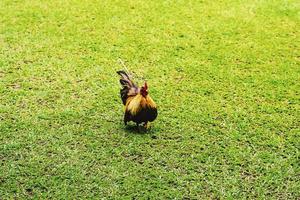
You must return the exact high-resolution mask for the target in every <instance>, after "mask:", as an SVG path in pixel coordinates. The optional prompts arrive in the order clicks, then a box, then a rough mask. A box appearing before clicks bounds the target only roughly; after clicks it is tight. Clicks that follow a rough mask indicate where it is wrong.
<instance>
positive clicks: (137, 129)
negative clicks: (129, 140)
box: [124, 125, 151, 135]
mask: <svg viewBox="0 0 300 200" xmlns="http://www.w3.org/2000/svg"><path fill="white" fill-rule="evenodd" d="M124 130H125V131H126V132H127V133H133V134H141V135H143V134H147V133H150V131H151V129H150V130H149V129H146V128H145V127H143V126H139V127H138V126H131V125H127V126H126V127H125V128H124Z"/></svg>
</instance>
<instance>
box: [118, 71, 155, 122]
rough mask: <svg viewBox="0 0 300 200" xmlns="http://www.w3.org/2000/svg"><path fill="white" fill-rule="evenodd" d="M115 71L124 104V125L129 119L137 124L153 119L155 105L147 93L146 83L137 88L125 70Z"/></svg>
mask: <svg viewBox="0 0 300 200" xmlns="http://www.w3.org/2000/svg"><path fill="white" fill-rule="evenodd" d="M117 73H118V74H119V75H120V76H121V79H120V83H121V85H122V89H121V90H120V94H121V99H122V102H123V104H124V105H125V115H124V123H125V125H126V124H127V122H129V121H133V122H135V123H136V124H137V125H139V124H141V123H144V125H145V126H147V124H148V122H152V121H154V120H155V119H156V117H157V107H156V104H155V103H154V101H153V100H152V98H151V97H150V96H149V94H148V87H147V84H146V83H145V85H144V86H143V87H141V88H138V87H137V86H136V85H135V84H134V83H133V82H132V80H131V79H130V77H129V75H128V74H126V72H124V71H118V72H117Z"/></svg>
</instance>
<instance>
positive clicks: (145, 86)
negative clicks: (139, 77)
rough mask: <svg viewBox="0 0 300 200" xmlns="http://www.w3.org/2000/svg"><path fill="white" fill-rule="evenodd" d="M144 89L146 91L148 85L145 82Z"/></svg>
mask: <svg viewBox="0 0 300 200" xmlns="http://www.w3.org/2000/svg"><path fill="white" fill-rule="evenodd" d="M144 88H145V90H147V89H148V85H147V82H146V81H145V84H144Z"/></svg>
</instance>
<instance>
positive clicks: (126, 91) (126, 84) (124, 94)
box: [117, 70, 137, 105]
mask: <svg viewBox="0 0 300 200" xmlns="http://www.w3.org/2000/svg"><path fill="white" fill-rule="evenodd" d="M117 73H118V74H119V75H120V76H121V78H120V84H121V85H122V89H121V90H120V95H121V99H122V101H123V104H124V105H125V103H126V100H127V98H128V96H129V95H131V94H132V93H134V92H133V91H136V88H137V87H136V85H135V84H134V83H133V81H132V80H131V78H130V76H129V75H128V74H127V73H126V72H125V71H122V70H120V71H117Z"/></svg>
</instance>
